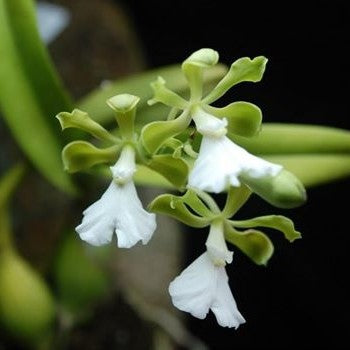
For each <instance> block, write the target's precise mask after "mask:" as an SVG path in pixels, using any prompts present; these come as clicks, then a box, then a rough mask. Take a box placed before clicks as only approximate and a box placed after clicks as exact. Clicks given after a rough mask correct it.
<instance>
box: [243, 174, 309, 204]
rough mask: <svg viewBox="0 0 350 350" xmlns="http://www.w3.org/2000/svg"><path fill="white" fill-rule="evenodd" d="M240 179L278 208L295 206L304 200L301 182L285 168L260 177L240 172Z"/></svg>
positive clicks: (304, 195)
mask: <svg viewBox="0 0 350 350" xmlns="http://www.w3.org/2000/svg"><path fill="white" fill-rule="evenodd" d="M241 180H242V182H243V183H244V184H246V185H247V186H248V187H250V189H251V190H252V191H253V192H255V193H257V194H258V195H259V196H260V197H262V198H263V199H265V200H266V201H267V202H268V203H270V204H272V205H274V206H276V207H279V208H295V207H298V206H300V205H302V204H304V203H305V201H306V191H305V188H304V186H303V184H302V183H301V182H300V180H299V179H298V178H297V177H296V176H295V175H293V174H292V173H291V172H289V171H287V170H285V169H282V170H281V171H280V172H279V173H278V174H277V175H275V176H266V177H261V178H254V177H251V176H248V175H246V174H242V175H241Z"/></svg>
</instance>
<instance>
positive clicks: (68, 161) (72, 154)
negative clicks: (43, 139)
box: [62, 141, 119, 173]
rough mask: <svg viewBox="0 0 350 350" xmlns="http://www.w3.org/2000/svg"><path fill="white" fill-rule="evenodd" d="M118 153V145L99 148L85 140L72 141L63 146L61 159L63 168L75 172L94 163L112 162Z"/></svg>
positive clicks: (115, 159)
mask: <svg viewBox="0 0 350 350" xmlns="http://www.w3.org/2000/svg"><path fill="white" fill-rule="evenodd" d="M118 153H119V146H112V147H108V148H104V149H100V148H97V147H95V146H94V145H92V144H91V143H89V142H86V141H73V142H71V143H69V144H68V145H67V146H66V147H64V149H63V151H62V160H63V164H64V168H65V170H67V171H68V172H70V173H75V172H77V171H80V170H85V169H88V168H90V167H92V166H94V165H96V164H101V163H108V164H113V163H115V162H116V161H117V158H118Z"/></svg>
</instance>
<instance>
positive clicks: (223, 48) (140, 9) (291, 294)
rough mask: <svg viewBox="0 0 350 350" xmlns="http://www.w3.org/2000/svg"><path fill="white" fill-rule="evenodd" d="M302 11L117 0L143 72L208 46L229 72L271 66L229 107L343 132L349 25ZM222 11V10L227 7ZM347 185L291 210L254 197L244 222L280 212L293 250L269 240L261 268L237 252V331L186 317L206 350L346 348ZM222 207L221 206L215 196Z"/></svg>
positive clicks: (343, 16) (193, 244)
mask: <svg viewBox="0 0 350 350" xmlns="http://www.w3.org/2000/svg"><path fill="white" fill-rule="evenodd" d="M305 3H307V5H306V4H302V3H298V2H294V1H289V2H275V1H274V2H265V1H264V2H259V3H258V4H255V3H254V2H250V1H249V2H248V1H232V2H228V1H225V2H219V1H206V0H201V1H182V2H180V1H153V0H148V1H124V6H125V7H126V9H127V10H128V12H129V14H130V15H131V17H132V18H133V20H134V22H135V23H134V24H135V26H136V30H137V32H138V35H139V36H140V39H141V42H142V43H143V45H144V50H145V52H146V56H147V59H148V63H149V66H151V67H156V66H159V65H165V64H170V63H175V62H180V61H182V60H183V59H184V58H186V57H187V56H188V55H189V54H190V53H191V52H193V51H194V50H197V49H199V48H202V47H211V48H214V49H216V50H217V51H218V52H219V53H220V58H221V61H222V62H224V63H227V64H230V63H231V62H232V61H233V60H235V59H237V58H239V57H241V56H250V57H254V56H257V55H265V56H267V57H268V58H269V63H268V67H267V71H266V74H265V76H264V79H263V82H261V83H259V84H246V85H244V84H243V85H242V86H239V87H237V88H236V89H234V91H233V92H232V93H231V95H230V96H231V97H232V99H234V100H239V99H245V100H247V101H250V102H253V103H256V104H257V105H258V106H260V107H261V108H262V110H263V112H264V121H265V122H295V123H312V124H323V125H331V126H335V127H341V128H346V129H350V120H349V115H348V114H349V112H348V93H349V86H348V85H349V83H348V76H349V74H348V71H349V63H348V61H349V58H348V54H347V51H348V50H349V39H348V35H349V34H348V33H349V32H350V31H349V29H350V28H349V18H350V16H349V15H350V14H349V11H348V8H347V6H346V2H345V1H344V2H335V1H329V2H324V1H318V2H311V3H310V2H305ZM228 4H230V8H228ZM349 188H350V181H349V180H343V181H338V182H337V183H333V184H331V185H327V186H323V187H319V188H314V189H310V190H309V191H308V195H309V201H308V203H307V205H305V206H303V207H301V208H298V209H295V210H289V211H282V210H278V209H275V208H273V207H271V206H269V205H267V204H266V203H264V202H262V201H261V200H259V199H257V198H256V199H254V200H252V201H250V202H249V203H248V205H247V206H246V207H245V208H244V209H243V210H242V211H241V212H240V215H239V216H240V217H242V218H243V217H253V216H254V215H263V214H271V213H281V214H284V215H287V216H289V217H291V218H292V219H293V220H294V222H295V224H296V227H297V228H298V229H299V230H300V231H301V232H302V234H303V239H302V240H299V241H297V242H295V243H293V244H292V245H291V244H289V243H288V242H287V241H285V240H284V239H283V238H282V237H281V236H280V235H279V234H278V233H275V232H273V233H271V235H270V237H271V239H272V240H273V241H274V243H275V254H274V256H273V258H272V259H271V261H270V263H269V265H268V267H266V268H264V267H258V266H255V265H254V264H253V263H252V262H251V261H249V260H248V259H247V258H246V257H245V256H243V255H242V254H241V253H240V252H238V251H236V252H235V258H234V262H233V264H232V265H230V266H228V268H227V271H228V274H229V276H230V283H231V287H232V290H233V294H234V296H235V298H236V301H237V304H238V306H239V309H240V311H241V312H242V314H243V315H244V317H245V318H246V320H247V323H246V324H245V325H243V326H241V327H240V328H239V329H238V330H237V331H234V330H229V329H223V328H220V327H219V326H217V324H216V322H215V319H214V317H213V316H212V315H211V316H209V317H207V319H206V320H204V321H201V320H196V319H194V318H189V327H190V328H191V330H192V331H193V332H194V333H195V334H197V335H198V336H199V337H200V338H202V339H203V340H205V341H206V342H207V344H208V345H209V346H210V348H211V349H222V348H224V346H228V345H229V346H230V347H232V348H234V349H243V348H277V347H278V348H280V347H281V346H290V347H297V346H303V347H304V348H320V347H325V348H334V347H338V348H339V347H340V348H341V347H343V344H344V342H345V343H346V342H347V340H348V335H347V332H348V327H349V321H350V319H349V308H348V291H347V289H346V283H347V280H348V276H349V273H348V266H347V265H348V249H349V248H348V247H349V244H348V243H349V238H348V237H349V234H350V232H349V231H350V230H349V226H348V220H347V219H348V216H349V204H348V195H349V192H350V191H349ZM219 199H220V198H219ZM188 237H189V238H188V239H189V244H188V247H189V250H188V261H187V262H186V264H187V263H189V262H191V261H193V259H195V258H196V257H197V256H199V255H200V254H201V253H202V251H203V243H204V241H205V239H206V235H205V233H204V232H203V234H202V235H198V234H195V233H193V234H191V232H188Z"/></svg>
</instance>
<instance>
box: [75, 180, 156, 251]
mask: <svg viewBox="0 0 350 350" xmlns="http://www.w3.org/2000/svg"><path fill="white" fill-rule="evenodd" d="M83 214H84V217H83V220H82V223H81V224H80V225H79V226H77V227H76V231H77V232H78V233H79V235H80V238H81V239H83V240H84V241H86V242H88V243H90V244H92V245H95V246H100V245H103V244H106V243H109V242H111V240H112V237H113V233H114V232H115V233H116V235H117V237H118V246H119V247H120V248H130V247H132V246H133V245H135V244H136V243H137V242H138V241H140V240H141V241H142V242H143V244H146V243H147V242H148V241H149V240H150V239H151V237H152V234H153V232H154V231H155V229H156V227H157V225H156V220H155V215H154V214H151V213H148V212H147V211H145V210H144V209H143V207H142V203H141V201H140V199H139V198H138V196H137V192H136V189H135V185H134V183H133V182H132V181H129V182H128V183H126V184H124V185H118V184H116V183H115V182H114V181H112V182H111V184H110V185H109V187H108V188H107V190H106V192H105V193H104V194H103V195H102V197H101V198H100V199H99V200H98V201H97V202H95V203H94V204H92V205H91V206H90V207H88V208H87V209H86V210H85V211H84V212H83Z"/></svg>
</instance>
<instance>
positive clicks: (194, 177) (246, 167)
mask: <svg viewBox="0 0 350 350" xmlns="http://www.w3.org/2000/svg"><path fill="white" fill-rule="evenodd" d="M193 119H194V121H195V122H196V126H197V130H198V131H199V132H200V133H202V134H203V139H202V143H201V146H200V150H199V155H198V158H197V159H196V161H195V163H194V166H193V169H192V170H191V172H190V175H189V179H188V186H189V187H194V188H198V189H200V190H202V191H208V192H214V193H219V192H223V191H224V190H226V189H227V188H228V187H229V186H236V187H238V186H240V176H243V175H244V176H246V177H251V178H256V179H258V178H262V177H267V176H276V175H277V174H278V173H279V172H280V171H281V170H282V166H280V165H277V164H273V163H270V162H268V161H266V160H264V159H261V158H259V157H256V156H253V155H252V154H250V153H249V152H247V151H246V150H245V149H243V148H242V147H240V146H238V145H236V144H235V143H234V142H233V141H231V140H230V139H229V138H228V137H226V136H225V135H226V132H227V131H226V128H225V126H226V125H227V122H223V120H220V119H218V118H216V117H214V116H212V115H210V114H208V113H206V112H204V111H202V110H199V112H197V113H196V114H195V115H194V116H193ZM224 121H226V120H225V119H224ZM220 122H221V124H220Z"/></svg>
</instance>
